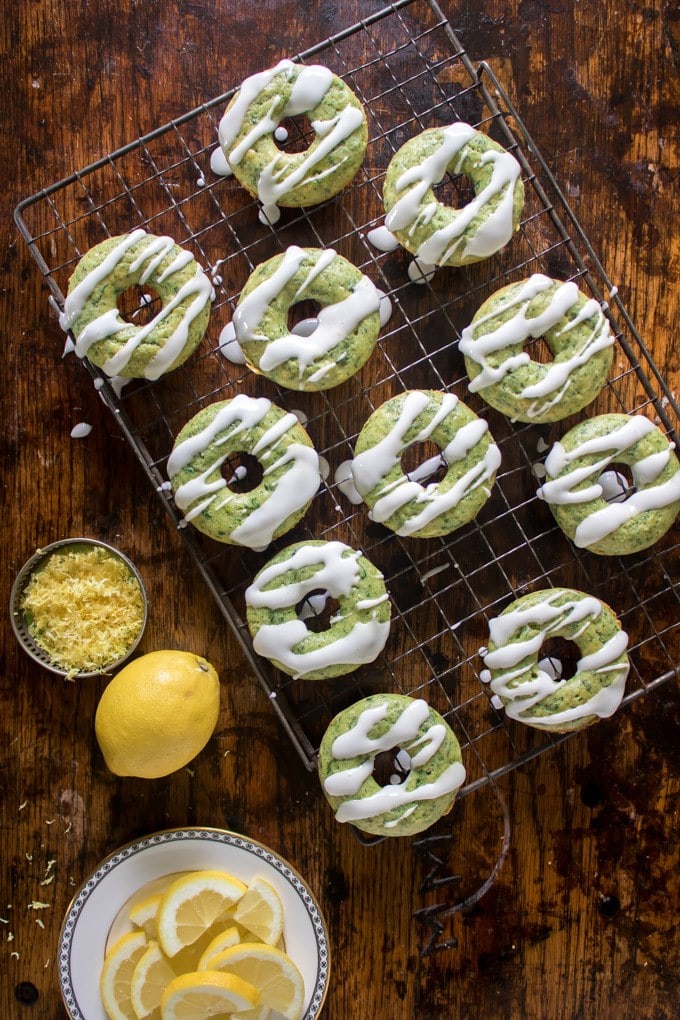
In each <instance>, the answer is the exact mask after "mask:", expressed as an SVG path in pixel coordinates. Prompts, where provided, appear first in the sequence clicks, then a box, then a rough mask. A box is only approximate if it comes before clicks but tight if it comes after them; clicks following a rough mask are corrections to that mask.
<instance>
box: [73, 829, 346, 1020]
mask: <svg viewBox="0 0 680 1020" xmlns="http://www.w3.org/2000/svg"><path fill="white" fill-rule="evenodd" d="M204 868H217V869H220V870H222V871H228V872H229V873H230V874H232V875H234V876H235V877H236V878H240V879H241V880H242V881H243V882H246V883H247V882H250V881H252V879H253V878H254V877H255V876H256V875H259V876H261V877H262V878H264V879H266V880H267V881H268V882H269V883H270V884H271V885H273V886H274V887H275V888H276V890H277V892H278V893H279V895H280V897H281V900H282V901H283V912H284V926H283V934H284V938H285V943H286V952H287V953H288V954H289V956H290V957H291V958H292V959H293V961H294V962H295V963H296V965H297V967H298V969H299V970H300V973H301V974H302V977H303V980H304V984H305V1012H304V1020H313V1018H314V1017H317V1016H318V1015H319V1013H320V1012H321V1007H322V1005H323V1001H324V999H325V996H326V991H327V987H328V978H329V973H330V960H329V949H328V932H327V929H326V923H325V921H324V919H323V917H322V915H321V911H320V910H319V906H318V904H317V902H316V900H315V899H314V896H313V894H312V893H311V891H310V889H309V888H308V886H307V885H306V883H305V882H304V881H303V880H302V878H301V877H300V876H299V875H298V873H297V872H296V871H295V870H294V869H293V868H292V867H291V866H290V864H288V862H287V861H285V860H284V859H283V858H282V857H280V856H279V855H278V854H276V853H274V851H273V850H270V849H268V848H267V847H266V846H263V845H262V844H261V843H257V842H255V841H254V840H252V839H246V837H245V836H240V835H238V833H235V832H227V831H226V830H224V829H200V828H187V829H168V830H166V831H164V832H156V833H153V834H152V835H150V836H146V837H145V838H144V839H140V840H137V841H136V842H134V843H128V845H127V846H124V847H121V848H120V850H117V851H116V852H115V853H113V854H111V855H110V856H109V857H106V858H105V859H104V860H103V861H102V862H101V863H100V864H99V865H98V867H97V869H96V870H95V871H94V872H93V874H92V875H90V877H89V878H87V879H86V880H85V882H83V884H82V885H81V887H80V889H79V890H78V892H77V893H76V894H75V896H74V898H73V901H72V903H71V905H70V907H69V909H68V911H67V913H66V917H65V918H64V923H63V925H62V929H61V935H60V938H59V980H60V984H61V994H62V997H63V1000H64V1005H65V1006H66V1010H67V1012H68V1015H69V1017H71V1020H107V1017H106V1013H105V1012H104V1007H103V1006H102V1003H101V999H100V996H99V975H100V972H101V965H102V963H103V961H104V956H105V953H106V950H107V947H108V944H109V942H112V941H113V940H114V939H115V938H118V937H120V935H122V934H124V932H125V931H128V930H132V929H133V926H132V924H131V923H130V922H129V921H127V910H128V909H129V906H130V904H131V901H134V900H135V899H137V898H138V897H139V893H140V890H141V889H144V888H145V887H149V886H151V887H152V888H151V889H148V888H147V893H148V892H151V891H153V884H154V883H158V880H159V879H161V878H163V877H164V876H167V875H171V874H174V873H176V872H183V871H193V870H200V869H204ZM123 908H125V910H124V909H123Z"/></svg>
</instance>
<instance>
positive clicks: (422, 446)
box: [401, 440, 448, 485]
mask: <svg viewBox="0 0 680 1020" xmlns="http://www.w3.org/2000/svg"><path fill="white" fill-rule="evenodd" d="M401 470H402V471H403V472H404V474H405V475H406V477H407V478H408V480H409V481H410V482H419V483H420V485H430V484H431V483H432V482H435V483H437V482H441V480H442V478H443V477H444V476H445V474H446V472H447V471H448V464H447V463H446V461H445V460H444V458H443V456H442V452H441V450H440V449H439V447H438V446H437V444H436V443H433V442H431V441H429V440H428V441H426V442H424V443H414V444H413V446H409V447H408V449H406V450H404V452H403V454H402V455H401Z"/></svg>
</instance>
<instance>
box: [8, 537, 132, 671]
mask: <svg viewBox="0 0 680 1020" xmlns="http://www.w3.org/2000/svg"><path fill="white" fill-rule="evenodd" d="M74 545H84V546H99V547H100V548H102V549H107V550H108V552H110V553H111V554H112V555H114V556H116V557H117V558H118V559H119V560H122V561H123V563H124V564H125V566H126V567H127V568H128V570H129V571H130V573H131V574H132V575H133V577H135V578H136V580H137V583H138V584H139V587H140V590H141V592H142V605H143V618H142V623H141V626H140V628H139V633H138V634H137V637H136V638H135V640H134V641H133V643H132V644H131V645H130V647H129V648H127V649H126V650H125V652H124V654H123V655H121V656H120V658H118V659H116V660H115V661H114V662H110V663H107V664H106V666H104V667H103V668H102V669H100V670H94V671H87V670H82V671H80V672H78V673H69V672H68V670H65V669H63V668H62V667H61V666H56V665H55V664H54V663H53V662H52V660H51V659H50V657H49V655H48V654H47V652H45V651H43V649H41V648H40V647H39V646H38V645H37V644H36V643H35V642H34V641H33V639H32V637H31V635H30V633H29V630H28V626H27V625H26V622H25V619H24V614H23V613H22V611H21V607H20V605H19V601H20V599H21V596H22V595H23V592H24V589H25V587H26V585H27V584H28V582H29V580H30V577H31V575H32V574H33V573H34V571H35V570H36V568H37V567H38V566H40V564H41V563H43V562H44V561H45V560H46V559H47V558H48V557H49V556H51V555H52V554H53V553H55V552H58V551H59V550H60V549H65V548H67V547H68V546H74ZM148 615H149V603H148V599H147V594H146V588H145V586H144V581H143V580H142V575H141V574H140V573H139V570H138V569H137V567H136V566H135V565H134V563H133V562H132V560H131V559H129V557H128V556H126V555H125V553H122V552H121V551H120V549H116V547H115V546H113V545H110V544H109V543H108V542H103V541H102V540H101V539H99V538H85V537H83V536H76V537H74V538H60V539H59V540H58V541H56V542H50V544H49V545H45V546H41V547H40V548H39V549H36V551H35V552H34V553H33V555H32V556H31V557H30V558H29V559H28V560H26V562H25V563H24V565H23V567H22V568H21V570H20V571H19V573H18V574H17V576H16V577H15V579H14V583H13V585H12V590H11V592H10V596H9V618H10V623H11V624H12V630H13V631H14V636H15V637H16V639H17V641H18V642H19V644H20V645H21V647H22V648H23V650H24V651H25V652H26V654H27V655H28V656H30V657H31V659H33V661H34V662H37V663H38V665H39V666H42V667H43V669H48V670H49V671H50V673H56V674H57V676H62V677H66V676H69V677H70V679H72V680H89V679H92V678H93V677H97V676H102V675H105V674H109V673H112V672H113V670H115V669H118V667H119V666H122V665H123V663H124V662H126V661H127V660H128V659H129V658H130V656H131V655H132V653H133V652H134V651H135V649H136V648H137V646H138V645H139V642H140V641H141V640H142V636H143V634H144V631H145V629H146V623H147V618H148Z"/></svg>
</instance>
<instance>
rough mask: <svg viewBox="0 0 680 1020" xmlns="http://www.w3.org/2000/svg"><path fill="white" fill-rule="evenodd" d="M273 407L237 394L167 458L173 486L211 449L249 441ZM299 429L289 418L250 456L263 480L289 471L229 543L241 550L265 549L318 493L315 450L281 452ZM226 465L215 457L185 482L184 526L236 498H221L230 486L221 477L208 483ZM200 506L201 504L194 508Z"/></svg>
mask: <svg viewBox="0 0 680 1020" xmlns="http://www.w3.org/2000/svg"><path fill="white" fill-rule="evenodd" d="M272 406H273V405H272V402H271V401H270V400H267V399H266V398H265V397H258V398H253V397H247V396H245V395H244V394H238V395H237V396H236V397H234V398H233V399H232V400H230V401H228V402H227V403H226V404H225V405H224V406H223V407H222V408H220V410H219V411H218V413H217V414H216V415H215V417H214V419H213V420H212V422H211V423H210V424H209V425H208V426H207V427H206V428H204V429H203V430H202V431H201V432H199V433H197V434H196V435H195V436H190V437H189V438H188V439H185V440H184V441H183V442H181V443H179V444H178V445H177V446H176V447H175V449H174V450H173V451H172V453H171V454H170V457H169V458H168V477H169V478H170V479H171V480H172V479H173V478H174V477H175V475H177V474H178V472H179V471H181V470H182V469H183V468H185V467H186V466H187V465H188V464H189V462H190V461H191V460H192V459H193V458H194V457H197V456H199V455H200V454H201V453H204V452H205V451H206V450H207V449H208V447H209V446H210V445H211V444H212V443H215V444H216V445H220V443H224V442H227V441H228V440H232V439H233V438H234V437H235V436H238V435H244V436H245V435H246V434H247V433H248V432H249V431H250V430H251V429H254V428H255V427H257V426H258V425H259V424H260V423H261V422H262V421H263V419H264V418H265V416H266V415H267V414H268V413H269V411H270V409H271V408H272ZM296 427H298V420H297V418H296V417H295V415H294V414H286V415H284V416H283V417H282V418H280V419H279V420H278V421H276V422H274V424H273V425H271V426H270V427H269V428H268V429H267V431H266V432H265V434H264V435H263V436H262V437H261V438H260V439H259V440H258V442H257V443H256V444H255V445H254V446H253V447H252V449H251V450H250V452H251V453H252V455H253V456H254V457H257V458H258V460H259V461H260V464H261V465H262V468H263V478H264V479H268V478H269V477H270V476H271V475H272V474H273V473H274V472H275V471H279V470H280V469H281V468H284V467H285V468H286V470H285V471H283V472H282V473H281V474H280V475H279V477H278V478H277V479H276V481H275V482H274V483H273V488H272V489H271V491H270V492H269V495H268V496H267V498H266V499H264V502H263V503H262V504H261V505H260V506H259V507H256V508H255V509H254V510H252V511H251V513H249V514H248V516H247V517H246V519H245V520H244V521H243V523H242V524H240V525H239V526H238V527H236V528H235V529H234V531H232V533H231V538H232V540H233V541H234V542H236V543H238V544H239V545H244V546H248V547H249V548H253V549H260V548H263V547H265V546H267V545H268V544H269V543H270V542H271V541H272V538H273V535H274V532H275V531H276V530H277V528H278V527H279V525H281V524H282V523H283V522H284V521H285V520H286V519H287V518H288V517H290V516H291V514H293V513H294V512H295V511H296V510H299V509H300V507H302V506H304V505H305V504H306V503H307V502H308V501H309V500H310V499H312V497H313V496H314V494H315V493H316V490H317V489H318V487H319V483H320V480H321V479H320V474H319V458H318V455H317V453H316V451H315V450H313V449H312V448H311V447H309V446H304V445H303V444H302V443H295V442H294V443H291V444H290V445H289V446H288V447H287V448H286V449H285V450H284V451H283V453H280V452H279V450H278V446H279V444H280V443H281V441H282V440H283V439H284V438H285V437H286V436H287V434H288V432H289V431H290V429H292V428H296ZM222 433H225V434H224V435H222ZM226 459H227V455H226V454H225V455H223V456H217V457H216V458H215V460H213V461H212V463H211V464H210V465H209V467H208V468H206V469H205V471H203V472H202V473H201V474H200V475H198V476H196V477H195V478H192V479H190V480H189V481H187V482H184V483H183V484H182V485H180V486H179V487H178V488H177V490H176V491H175V504H176V506H177V507H178V509H179V510H181V511H183V512H184V511H186V513H185V516H184V519H185V521H191V520H193V518H194V517H197V516H198V515H199V514H200V513H202V512H203V511H204V510H206V509H207V508H208V507H211V508H212V510H213V512H217V511H218V510H220V509H221V508H222V507H224V506H226V505H227V503H229V502H230V500H232V499H234V498H235V493H233V492H231V490H228V491H227V493H226V495H225V493H224V492H223V490H224V489H226V488H227V481H226V479H225V478H223V477H222V475H219V476H218V477H217V478H216V479H214V480H213V481H208V478H209V477H210V475H211V474H213V473H215V472H219V469H220V468H221V466H222V464H223V463H224V462H225V460H226ZM197 500H198V501H199V502H198V503H197V504H196V506H194V507H192V504H194V503H196V501H197ZM190 507H192V509H189V508H190Z"/></svg>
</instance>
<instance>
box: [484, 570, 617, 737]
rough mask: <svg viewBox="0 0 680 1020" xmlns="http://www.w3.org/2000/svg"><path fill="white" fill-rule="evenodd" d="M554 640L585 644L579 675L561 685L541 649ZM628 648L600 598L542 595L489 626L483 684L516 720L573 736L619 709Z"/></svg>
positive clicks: (564, 591) (562, 591) (561, 591)
mask: <svg viewBox="0 0 680 1020" xmlns="http://www.w3.org/2000/svg"><path fill="white" fill-rule="evenodd" d="M552 637H561V638H564V639H566V640H567V641H573V642H574V643H575V644H576V645H577V646H578V649H579V651H580V653H581V659H580V660H579V662H578V664H577V667H576V672H575V673H574V675H573V676H572V677H569V678H562V679H558V680H556V679H554V676H553V674H551V673H549V672H547V671H546V670H545V669H544V668H542V667H541V661H540V660H539V654H540V648H541V646H542V644H543V642H544V641H545V640H547V639H548V638H552ZM627 645H628V635H627V634H626V633H625V631H623V630H621V625H620V623H619V621H618V620H617V619H616V616H615V614H614V612H613V611H612V610H611V609H610V608H609V606H608V605H606V604H605V603H604V602H601V601H600V600H599V599H596V598H594V597H593V596H592V595H586V594H584V593H583V592H582V591H575V590H573V589H570V588H548V589H546V590H544V591H535V592H532V593H531V594H529V595H524V596H523V597H522V598H520V599H518V600H517V601H516V602H513V603H512V605H510V606H508V607H507V609H505V610H504V611H503V612H502V613H501V615H500V616H497V617H496V618H495V619H493V620H491V621H490V623H489V647H488V649H483V650H482V652H483V654H484V664H485V666H486V667H487V669H486V672H484V671H483V672H482V680H485V681H488V682H490V686H491V690H492V691H493V692H494V694H495V695H497V696H498V697H500V699H501V701H502V702H503V704H504V706H505V712H506V715H508V716H509V717H510V718H511V719H516V720H517V721H519V722H523V723H526V725H527V726H533V727H534V728H536V729H541V730H550V731H552V732H555V733H568V732H570V731H571V730H579V729H583V728H584V727H586V726H590V725H591V724H592V723H594V722H597V720H598V719H606V718H608V717H609V716H611V715H613V714H614V712H615V711H616V709H617V708H618V707H619V705H620V703H621V699H622V698H623V693H624V690H625V686H626V677H627V676H628V670H629V668H630V663H629V661H628V656H627V655H626V647H627Z"/></svg>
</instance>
